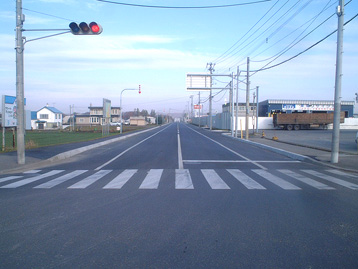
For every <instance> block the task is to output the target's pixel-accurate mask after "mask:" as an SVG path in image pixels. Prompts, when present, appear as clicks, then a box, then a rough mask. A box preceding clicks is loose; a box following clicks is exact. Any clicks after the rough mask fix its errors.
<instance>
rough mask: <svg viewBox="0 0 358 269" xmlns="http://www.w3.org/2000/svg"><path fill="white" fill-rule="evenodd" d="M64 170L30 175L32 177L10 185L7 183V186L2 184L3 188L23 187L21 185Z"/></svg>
mask: <svg viewBox="0 0 358 269" xmlns="http://www.w3.org/2000/svg"><path fill="white" fill-rule="evenodd" d="M63 171H64V170H52V171H50V172H47V173H45V174H42V175H38V176H35V177H30V178H26V179H23V180H20V181H17V182H14V183H11V184H8V185H5V186H2V187H1V188H4V189H5V188H6V189H8V188H10V189H11V188H17V187H21V186H24V185H26V184H30V183H32V182H35V181H38V180H40V179H43V178H46V177H50V176H54V175H57V174H59V173H62V172H63Z"/></svg>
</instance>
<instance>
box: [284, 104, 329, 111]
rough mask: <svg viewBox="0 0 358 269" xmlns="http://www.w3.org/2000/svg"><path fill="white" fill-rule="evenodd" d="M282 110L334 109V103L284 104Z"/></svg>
mask: <svg viewBox="0 0 358 269" xmlns="http://www.w3.org/2000/svg"><path fill="white" fill-rule="evenodd" d="M282 110H283V111H285V110H297V111H333V110H334V106H333V105H296V104H293V105H282Z"/></svg>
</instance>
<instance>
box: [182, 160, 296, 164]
mask: <svg viewBox="0 0 358 269" xmlns="http://www.w3.org/2000/svg"><path fill="white" fill-rule="evenodd" d="M183 162H184V163H189V164H196V163H252V162H255V163H300V161H253V160H250V161H246V160H183Z"/></svg>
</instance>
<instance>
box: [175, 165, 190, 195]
mask: <svg viewBox="0 0 358 269" xmlns="http://www.w3.org/2000/svg"><path fill="white" fill-rule="evenodd" d="M175 188H176V189H186V190H187V189H194V186H193V182H192V180H191V176H190V173H189V170H188V169H175Z"/></svg>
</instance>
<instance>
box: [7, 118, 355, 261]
mask: <svg viewBox="0 0 358 269" xmlns="http://www.w3.org/2000/svg"><path fill="white" fill-rule="evenodd" d="M0 205H1V209H0V210H1V211H0V212H1V213H0V216H1V218H0V260H1V263H0V267H1V268H69V267H71V268H144V267H145V268H293V267H294V268H357V267H358V226H357V225H358V217H357V216H358V177H357V175H353V174H348V173H345V172H342V171H339V170H334V169H332V168H328V167H325V166H320V165H318V164H313V163H305V162H299V161H296V160H293V159H290V158H287V157H284V156H282V155H279V154H276V153H273V152H271V151H268V150H263V149H259V148H256V147H253V146H251V145H249V144H246V143H243V142H240V141H237V140H234V139H231V138H229V137H226V136H224V135H222V134H221V133H217V132H210V131H208V130H203V129H199V128H197V127H194V126H191V125H185V124H182V123H173V124H170V125H165V126H161V127H159V128H156V129H153V130H150V131H149V132H146V133H142V134H139V135H137V136H133V137H131V138H128V139H126V140H123V141H120V142H116V143H112V144H109V145H106V146H102V147H99V148H96V149H94V150H90V151H87V152H85V153H82V154H80V155H77V156H76V157H73V158H71V159H70V160H69V161H67V162H64V163H61V164H54V165H52V166H49V167H45V168H43V169H39V170H31V171H27V172H25V173H19V174H11V175H10V174H9V175H1V177H0Z"/></svg>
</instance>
